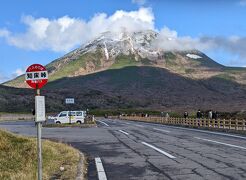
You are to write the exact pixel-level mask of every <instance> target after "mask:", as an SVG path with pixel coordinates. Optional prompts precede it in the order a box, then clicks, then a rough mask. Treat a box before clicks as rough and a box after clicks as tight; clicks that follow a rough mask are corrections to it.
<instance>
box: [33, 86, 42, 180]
mask: <svg viewBox="0 0 246 180" xmlns="http://www.w3.org/2000/svg"><path fill="white" fill-rule="evenodd" d="M36 92H37V94H36V96H40V89H38V88H37V89H36ZM35 108H36V107H35ZM35 112H37V109H35ZM41 138H42V122H37V144H38V146H37V152H38V180H42V141H41Z"/></svg>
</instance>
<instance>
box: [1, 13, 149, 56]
mask: <svg viewBox="0 0 246 180" xmlns="http://www.w3.org/2000/svg"><path fill="white" fill-rule="evenodd" d="M22 22H23V23H24V24H25V25H26V26H27V30H26V32H25V33H14V32H12V33H10V32H9V31H7V30H5V29H0V37H4V38H6V39H7V42H8V43H9V44H10V45H13V46H16V47H18V48H23V49H28V50H43V49H49V50H52V51H56V52H68V51H70V50H71V49H73V48H75V47H76V46H78V45H81V44H83V43H85V42H87V41H89V40H91V39H93V38H95V37H96V36H98V35H99V34H101V33H103V32H105V31H112V30H113V31H115V32H121V31H123V30H127V31H129V32H133V31H141V30H147V29H154V15H153V13H152V10H151V9H150V8H140V9H139V10H138V11H130V12H126V11H122V10H119V11H116V12H115V13H114V14H113V15H111V16H108V15H107V14H105V13H100V14H96V15H95V16H94V17H93V18H92V19H91V20H89V21H87V22H86V21H85V20H83V19H77V18H71V17H68V16H64V17H61V18H58V19H48V18H34V17H32V16H24V17H22Z"/></svg>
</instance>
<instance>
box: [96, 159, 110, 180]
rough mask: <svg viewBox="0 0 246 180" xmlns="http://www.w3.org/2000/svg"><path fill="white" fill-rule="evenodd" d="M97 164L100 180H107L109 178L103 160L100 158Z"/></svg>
mask: <svg viewBox="0 0 246 180" xmlns="http://www.w3.org/2000/svg"><path fill="white" fill-rule="evenodd" d="M95 163H96V167H97V175H98V179H99V180H107V176H106V174H105V171H104V168H103V164H102V161H101V158H100V157H97V158H95Z"/></svg>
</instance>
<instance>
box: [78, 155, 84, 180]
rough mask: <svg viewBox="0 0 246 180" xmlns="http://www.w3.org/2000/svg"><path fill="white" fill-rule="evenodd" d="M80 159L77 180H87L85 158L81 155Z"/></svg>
mask: <svg viewBox="0 0 246 180" xmlns="http://www.w3.org/2000/svg"><path fill="white" fill-rule="evenodd" d="M79 155H80V158H79V163H78V168H77V177H76V180H84V179H85V178H84V177H85V174H84V172H85V166H84V162H85V156H84V154H83V153H81V152H80V153H79Z"/></svg>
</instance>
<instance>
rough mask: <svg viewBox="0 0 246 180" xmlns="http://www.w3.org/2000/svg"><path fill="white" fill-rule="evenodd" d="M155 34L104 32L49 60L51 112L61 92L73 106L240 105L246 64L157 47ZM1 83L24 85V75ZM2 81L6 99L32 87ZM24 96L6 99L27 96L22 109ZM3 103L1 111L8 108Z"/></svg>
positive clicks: (185, 107)
mask: <svg viewBox="0 0 246 180" xmlns="http://www.w3.org/2000/svg"><path fill="white" fill-rule="evenodd" d="M157 36H158V34H157V33H156V32H153V31H145V32H136V33H132V34H129V33H122V34H120V35H118V34H113V33H111V32H106V33H104V34H102V35H101V36H100V37H98V38H96V39H95V40H93V41H91V42H89V43H88V44H86V45H84V46H82V47H80V48H78V49H76V50H74V51H72V52H70V53H68V54H66V55H65V56H63V57H61V58H59V59H57V60H55V61H53V62H51V63H50V64H48V65H47V66H46V67H47V69H48V71H49V83H48V85H47V86H46V87H45V89H44V92H43V94H45V95H46V96H47V98H48V100H47V102H48V107H49V111H57V110H62V109H64V108H67V107H65V105H64V104H63V102H64V98H65V97H75V98H76V102H77V103H76V105H74V106H75V107H74V108H79V109H81V108H92V109H118V108H128V109H129V108H131V109H134V108H140V109H141V108H142V109H156V110H172V111H181V112H182V111H183V110H196V109H197V108H201V109H210V108H213V109H217V110H220V111H241V110H244V107H245V105H246V103H245V102H244V97H245V95H246V91H245V90H246V88H245V85H246V69H245V68H230V67H225V66H222V65H220V64H218V63H217V62H215V61H213V60H212V59H210V58H209V57H208V56H206V55H205V54H204V53H202V52H200V51H197V50H192V51H165V50H164V49H158V48H156V47H155V46H153V44H154V41H155V39H156V38H157ZM4 86H10V87H16V88H26V87H27V86H26V84H25V83H24V76H20V77H17V78H16V79H14V80H11V81H9V82H6V83H4ZM4 86H2V87H1V88H2V89H4V90H3V91H4V93H3V94H2V96H3V98H2V101H4V102H7V100H6V99H7V95H8V94H10V96H11V94H15V95H16V94H17V92H19V91H21V92H22V91H23V92H26V91H28V93H29V94H28V95H30V94H31V93H30V92H32V91H30V90H27V89H13V90H12V88H9V89H11V91H10V92H8V91H6V90H5V89H6V88H7V87H4ZM1 88H0V89H1ZM28 95H27V96H25V98H20V97H17V98H15V99H12V100H11V98H9V99H8V101H9V102H10V101H11V102H14V101H16V103H17V102H18V103H19V102H20V104H21V103H22V102H23V101H24V102H25V101H27V102H29V105H27V106H26V107H22V109H23V108H24V109H25V108H27V107H28V108H31V107H32V103H33V101H32V100H31V99H32V98H30V97H29V96H28ZM11 97H13V96H11ZM2 106H3V107H1V109H0V110H2V109H4V107H8V105H6V106H5V105H4V104H3V105H2Z"/></svg>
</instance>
